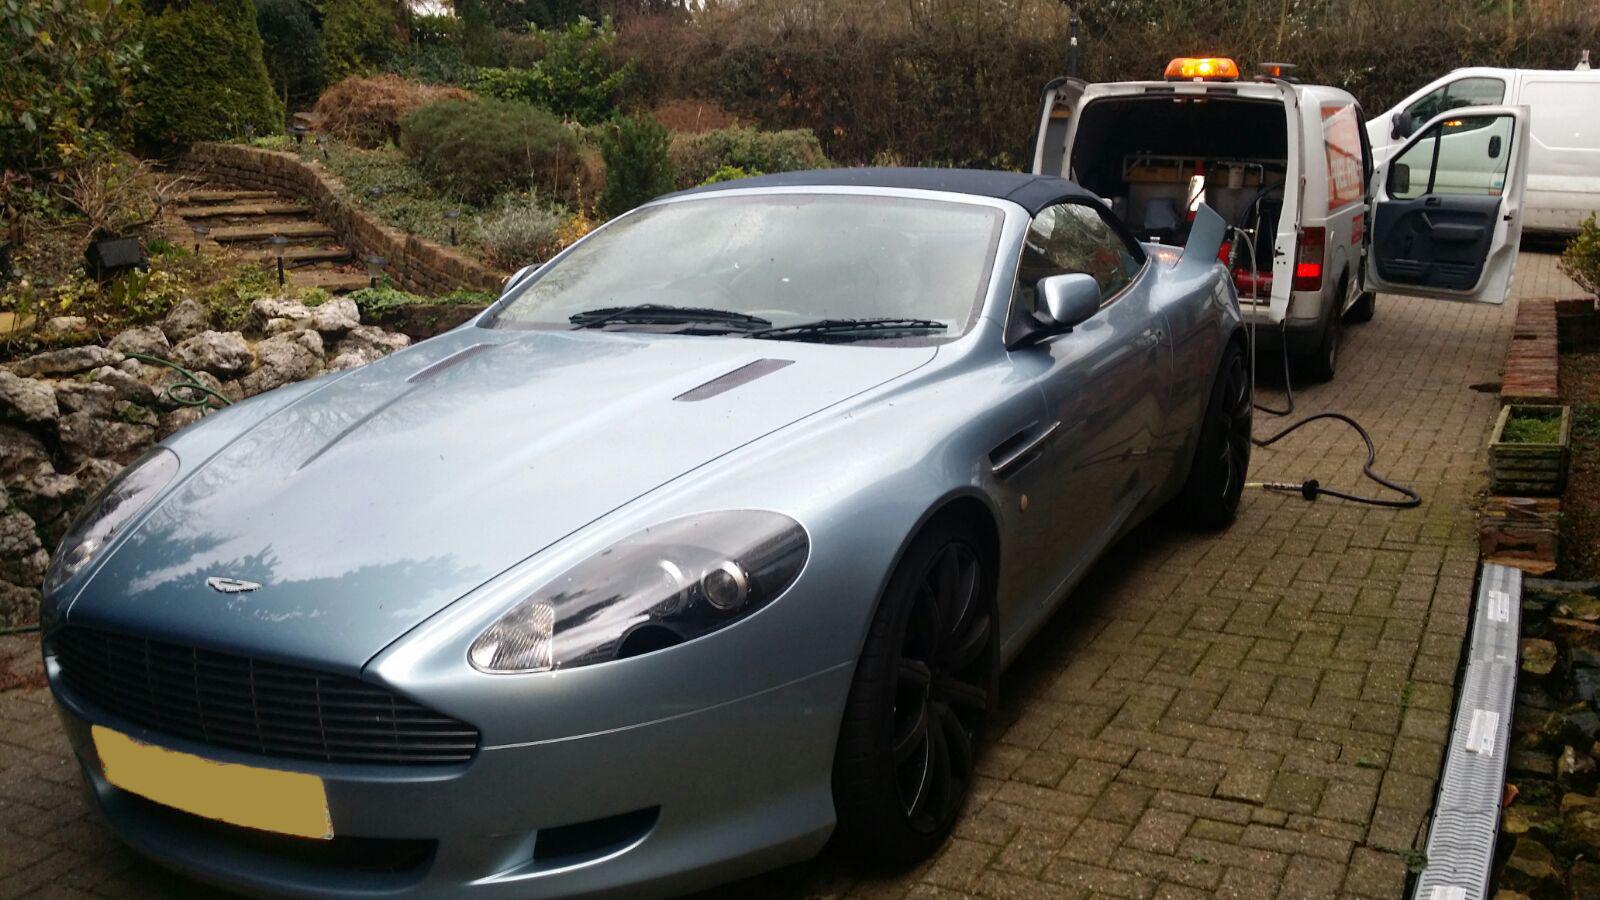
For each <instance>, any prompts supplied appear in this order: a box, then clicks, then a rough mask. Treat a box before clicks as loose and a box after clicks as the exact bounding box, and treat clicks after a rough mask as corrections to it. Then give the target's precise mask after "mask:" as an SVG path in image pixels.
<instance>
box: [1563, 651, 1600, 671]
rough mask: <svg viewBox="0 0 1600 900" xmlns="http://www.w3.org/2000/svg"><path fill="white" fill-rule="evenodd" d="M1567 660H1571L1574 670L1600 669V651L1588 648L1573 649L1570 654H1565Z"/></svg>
mask: <svg viewBox="0 0 1600 900" xmlns="http://www.w3.org/2000/svg"><path fill="white" fill-rule="evenodd" d="M1567 658H1568V659H1570V660H1572V665H1573V666H1574V667H1576V668H1580V669H1600V650H1593V649H1590V648H1588V647H1573V648H1572V652H1570V653H1568V654H1567Z"/></svg>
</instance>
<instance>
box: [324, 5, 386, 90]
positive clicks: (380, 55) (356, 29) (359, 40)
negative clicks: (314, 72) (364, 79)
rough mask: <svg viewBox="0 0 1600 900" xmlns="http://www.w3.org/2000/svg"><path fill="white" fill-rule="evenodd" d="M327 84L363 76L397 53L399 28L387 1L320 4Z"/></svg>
mask: <svg viewBox="0 0 1600 900" xmlns="http://www.w3.org/2000/svg"><path fill="white" fill-rule="evenodd" d="M321 9H322V44H323V47H324V48H326V50H327V54H328V80H329V81H330V82H331V81H338V80H339V79H341V78H344V77H345V76H346V75H353V74H363V73H366V72H371V71H373V70H374V69H376V68H378V67H380V66H382V65H383V64H385V63H387V62H389V60H390V59H392V58H393V57H395V56H396V55H397V54H398V53H399V52H400V45H401V41H400V35H401V31H400V24H399V22H398V21H397V20H396V18H395V4H394V3H392V2H389V0H321Z"/></svg>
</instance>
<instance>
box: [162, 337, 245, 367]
mask: <svg viewBox="0 0 1600 900" xmlns="http://www.w3.org/2000/svg"><path fill="white" fill-rule="evenodd" d="M172 356H173V361H174V362H176V363H178V364H179V365H181V366H184V367H186V368H190V369H199V370H200V371H202V372H210V373H211V374H213V375H218V376H221V377H223V378H228V377H231V376H234V375H239V374H242V373H243V372H245V371H247V370H248V369H249V368H250V364H251V363H253V362H254V361H255V356H254V354H252V353H251V352H250V344H249V343H248V342H246V341H245V339H244V335H242V334H240V333H239V332H237V331H202V332H200V333H199V334H197V335H194V336H193V337H189V338H185V339H184V340H183V341H181V342H179V343H178V345H177V346H176V347H173V348H172Z"/></svg>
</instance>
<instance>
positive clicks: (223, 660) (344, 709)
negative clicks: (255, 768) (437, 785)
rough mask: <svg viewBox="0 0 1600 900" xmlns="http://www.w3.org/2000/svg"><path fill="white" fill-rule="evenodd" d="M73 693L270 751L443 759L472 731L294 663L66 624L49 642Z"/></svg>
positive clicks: (138, 717)
mask: <svg viewBox="0 0 1600 900" xmlns="http://www.w3.org/2000/svg"><path fill="white" fill-rule="evenodd" d="M50 644H51V648H52V650H53V652H54V654H55V657H56V663H57V665H59V666H60V670H61V680H62V682H64V684H65V685H66V687H67V688H68V689H69V690H71V691H72V692H73V693H75V694H78V695H79V696H81V697H83V698H84V699H86V700H88V701H89V702H91V703H93V704H95V705H96V706H99V707H101V708H103V709H105V710H106V711H107V712H110V713H113V714H115V715H118V716H121V717H122V718H124V719H127V720H128V721H130V722H133V723H135V724H137V725H142V726H144V727H146V728H150V729H152V730H154V731H158V732H161V733H164V734H169V735H173V736H176V737H181V738H187V739H189V740H193V741H199V742H201V743H204V744H210V745H212V746H215V747H227V748H229V749H233V750H246V751H250V752H254V753H260V754H263V755H266V756H280V757H290V758H294V759H316V760H325V761H327V762H349V763H401V764H447V763H458V762H464V761H466V760H468V759H471V758H472V755H473V753H474V752H475V751H476V750H477V747H478V730H477V729H476V728H473V727H472V726H471V725H468V724H466V723H464V722H458V721H456V720H455V719H452V718H450V717H449V716H445V715H442V714H440V713H436V712H434V711H432V710H430V709H427V708H425V707H422V706H418V705H417V704H415V703H413V702H411V701H410V700H407V699H405V698H404V697H400V696H398V695H396V694H394V693H392V692H390V691H388V690H385V689H384V688H381V687H378V686H376V685H372V684H368V683H366V682H364V681H358V680H356V679H354V678H347V677H344V676H341V675H329V674H326V673H323V672H316V671H312V670H309V669H302V668H299V667H297V666H285V665H280V664H278V663H270V662H263V661H261V660H258V659H251V658H250V657H247V656H234V655H232V654H228V653H214V652H212V651H210V650H201V649H198V648H195V647H186V646H182V645H179V644H168V643H163V642H160V641H151V640H145V639H144V638H138V637H130V636H127V635H121V634H114V633H111V632H106V631H99V630H95V629H88V628H78V627H68V628H64V629H62V630H61V631H59V632H57V633H56V634H55V635H54V636H53V637H52V638H51V641H50Z"/></svg>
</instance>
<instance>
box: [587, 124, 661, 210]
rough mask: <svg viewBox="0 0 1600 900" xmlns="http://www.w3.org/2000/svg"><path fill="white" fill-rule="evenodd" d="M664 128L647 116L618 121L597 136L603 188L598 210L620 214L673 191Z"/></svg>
mask: <svg viewBox="0 0 1600 900" xmlns="http://www.w3.org/2000/svg"><path fill="white" fill-rule="evenodd" d="M668 145H669V138H668V136H667V129H665V128H663V127H661V123H660V122H657V121H656V120H655V119H652V118H649V117H648V116H635V117H630V118H625V119H619V120H617V122H616V124H615V125H613V126H611V127H610V128H607V129H606V130H605V131H604V132H603V133H601V135H600V156H601V158H602V159H604V160H605V164H606V187H605V190H604V191H602V192H601V193H600V211H601V212H603V213H605V214H606V215H608V216H619V215H621V214H623V213H625V212H627V211H628V210H630V209H633V208H634V207H635V206H638V205H639V204H641V203H647V202H649V201H651V200H653V199H655V198H656V197H659V196H661V195H662V194H665V193H667V192H668V191H670V190H672V188H673V183H674V178H675V176H674V174H673V166H672V155H671V153H670V151H669V149H668Z"/></svg>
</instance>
